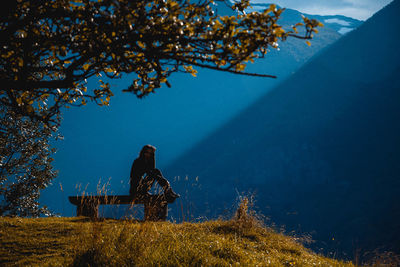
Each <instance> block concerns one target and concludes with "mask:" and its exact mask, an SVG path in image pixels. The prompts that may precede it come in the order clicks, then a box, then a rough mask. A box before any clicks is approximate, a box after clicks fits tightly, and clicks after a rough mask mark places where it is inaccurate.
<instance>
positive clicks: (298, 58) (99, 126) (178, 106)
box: [42, 1, 341, 215]
mask: <svg viewBox="0 0 400 267" xmlns="http://www.w3.org/2000/svg"><path fill="white" fill-rule="evenodd" d="M215 8H216V9H217V11H218V14H221V15H233V14H234V11H233V10H232V9H231V8H230V7H229V6H228V5H226V4H225V3H222V2H220V1H218V2H217V5H216V6H215ZM287 11H289V10H287ZM290 12H291V13H293V14H295V13H296V12H295V11H290ZM296 14H297V17H298V19H299V20H300V21H301V18H300V15H299V14H300V13H298V12H297V13H296ZM293 16H294V15H290V16H288V18H287V19H288V20H287V21H285V16H283V18H282V21H281V23H282V24H285V25H290V23H292V22H291V20H292V17H293ZM340 37H341V35H340V34H339V33H337V32H336V30H334V29H331V28H329V27H324V28H322V29H321V31H320V33H319V34H318V35H316V36H315V38H314V39H313V40H312V41H311V43H312V45H311V47H308V46H307V45H306V43H305V42H304V40H298V39H288V40H287V42H284V43H281V44H280V50H279V51H277V50H272V51H271V52H270V53H269V54H268V55H267V56H266V58H265V59H260V60H258V61H256V63H255V64H251V65H249V66H248V69H246V70H247V71H249V72H257V73H266V74H274V75H277V76H278V79H265V78H254V77H245V76H239V75H232V74H227V73H221V72H216V71H211V70H204V69H198V71H199V73H198V75H197V78H193V77H192V76H191V75H183V74H179V73H178V74H176V75H173V76H172V77H171V80H170V82H171V84H172V88H160V89H158V90H156V93H155V94H152V95H150V96H149V97H146V98H145V99H141V100H139V99H136V97H135V96H133V95H131V94H127V93H121V90H122V89H126V88H127V87H128V85H129V83H130V82H131V80H130V78H131V77H129V76H124V78H123V79H121V80H113V81H110V84H111V87H112V90H113V92H114V93H115V97H113V98H112V99H111V105H110V107H103V108H100V107H97V106H95V105H88V106H86V107H83V108H79V109H70V110H67V111H65V114H64V120H63V122H62V126H61V129H60V130H61V133H62V134H63V135H64V137H65V138H64V140H63V141H59V142H58V143H57V148H58V152H57V154H56V155H55V167H56V168H57V169H59V179H58V180H56V181H54V186H53V187H50V188H49V189H48V190H46V192H45V193H44V194H43V197H42V199H43V200H44V202H45V203H46V204H47V205H48V206H49V207H50V208H52V209H54V210H56V211H57V212H60V213H62V214H65V215H71V214H72V212H73V210H74V209H73V208H72V206H70V205H69V203H68V202H67V199H66V197H63V200H58V201H54V199H58V198H60V197H61V196H62V195H64V194H65V195H75V194H77V192H78V191H79V190H77V188H79V186H78V187H76V185H81V188H82V190H83V188H85V187H86V185H87V184H89V185H88V187H87V190H86V191H89V192H95V191H96V190H97V188H96V185H97V183H98V182H99V179H101V180H102V181H103V182H104V181H108V180H109V179H110V178H111V180H110V186H109V187H110V188H111V189H112V190H113V191H115V192H117V193H120V194H123V193H127V192H128V187H129V185H128V184H127V183H128V180H129V179H128V177H129V171H130V165H131V164H132V161H133V159H134V158H135V157H136V156H137V154H138V152H139V150H140V149H141V147H142V146H143V145H144V144H148V143H150V144H153V145H155V146H156V147H157V148H158V150H157V166H159V167H160V168H163V166H166V165H167V164H168V163H170V162H172V161H173V160H174V159H175V158H177V157H178V156H180V155H181V154H182V153H184V152H185V151H186V150H187V149H189V148H190V147H192V146H193V145H194V144H195V143H196V142H199V141H200V140H201V139H203V138H204V137H205V136H207V135H209V134H210V133H212V132H213V131H214V130H215V129H216V128H218V127H220V126H221V125H223V124H224V123H226V122H227V121H228V120H229V119H231V118H232V117H233V116H235V115H237V114H238V113H240V112H241V111H242V110H243V109H245V108H246V107H248V106H249V105H251V104H252V103H254V101H256V100H257V99H258V98H259V97H260V96H262V95H263V94H265V92H267V91H268V90H270V89H271V88H273V87H274V86H276V85H278V84H279V83H281V82H283V81H284V80H285V79H286V78H287V77H288V76H289V75H291V74H292V73H294V72H295V71H296V70H297V69H298V68H300V67H301V66H302V65H303V64H304V63H305V62H306V61H307V60H308V59H309V58H310V57H312V56H313V55H315V54H316V53H318V52H319V51H320V50H321V49H323V48H325V47H327V46H329V45H330V44H332V43H333V42H335V41H336V40H338V39H339V38H340ZM89 83H90V81H89ZM89 86H90V84H89ZM59 183H61V184H62V186H63V190H64V192H61V191H60V186H59V185H60V184H59ZM64 202H65V203H64ZM61 203H63V204H61ZM63 207H68V209H67V210H65V209H64V208H63Z"/></svg>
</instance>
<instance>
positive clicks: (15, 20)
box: [0, 0, 321, 125]
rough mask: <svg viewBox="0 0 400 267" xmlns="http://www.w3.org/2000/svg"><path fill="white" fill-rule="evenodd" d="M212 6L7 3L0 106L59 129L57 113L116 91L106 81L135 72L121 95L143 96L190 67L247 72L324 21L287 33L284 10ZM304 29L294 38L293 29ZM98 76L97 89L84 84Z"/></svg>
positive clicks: (105, 99) (69, 0) (154, 1)
mask: <svg viewBox="0 0 400 267" xmlns="http://www.w3.org/2000/svg"><path fill="white" fill-rule="evenodd" d="M213 5H215V3H214V1H213V0H201V1H199V2H197V1H188V0H187V1H178V0H147V1H143V0H51V1H48V0H36V1H22V0H17V1H10V5H8V6H7V7H3V8H4V9H5V10H3V12H5V14H4V15H3V16H1V18H0V35H1V38H0V42H1V46H0V47H1V48H0V49H1V57H0V65H1V66H2V67H1V69H0V81H1V84H2V87H1V88H0V101H1V102H0V104H1V105H4V106H7V107H9V108H12V109H13V110H14V112H16V113H18V114H21V115H23V116H28V117H30V118H33V119H36V120H39V121H42V122H44V123H45V124H47V125H50V124H58V123H59V119H60V109H61V108H62V107H68V106H71V105H75V106H81V105H85V104H86V103H87V102H88V100H92V101H95V102H96V103H98V104H99V105H107V104H108V103H109V100H110V97H111V96H112V95H113V93H112V91H111V89H110V85H109V84H108V83H107V81H104V80H103V78H102V76H103V77H104V76H106V77H108V78H112V79H113V78H120V77H121V75H122V74H130V73H133V74H135V77H134V78H133V80H132V83H131V85H130V86H129V87H128V88H127V89H126V90H125V91H128V92H133V93H134V94H136V95H137V96H138V97H143V96H145V95H147V94H149V93H150V92H153V91H154V90H155V89H156V88H159V87H161V85H162V83H166V85H167V86H170V85H169V82H168V77H169V76H170V75H171V74H172V73H174V72H185V73H190V74H192V75H194V76H195V75H196V72H197V71H196V70H195V68H194V67H205V68H210V69H215V70H220V71H226V72H232V73H238V74H247V75H257V76H264V77H273V76H271V75H263V74H250V73H245V72H244V69H245V66H246V65H245V64H246V62H247V61H253V60H254V59H256V58H260V57H264V55H265V54H266V53H267V52H268V49H269V48H270V47H272V48H276V47H277V45H278V41H281V40H285V39H286V38H287V37H289V36H293V37H298V38H304V39H310V38H311V37H312V33H313V32H317V30H316V29H315V28H316V27H317V26H321V24H320V23H319V22H318V21H316V20H308V19H307V18H304V23H298V24H296V25H295V26H293V30H291V31H285V30H283V29H282V27H281V26H280V25H278V24H277V22H278V19H279V17H280V15H281V13H282V11H283V9H277V8H276V6H275V5H271V6H270V7H269V8H268V9H267V10H265V11H264V12H262V13H258V12H252V13H248V14H246V13H244V12H242V11H243V10H244V9H246V8H248V7H249V0H241V2H237V3H236V4H234V5H233V7H232V8H233V9H236V10H237V13H236V14H237V15H236V16H219V15H218V14H216V13H215V12H214V10H213ZM299 25H304V26H305V28H306V33H305V35H304V36H298V35H296V34H297V29H296V27H297V26H299ZM96 76H97V77H98V78H97V81H98V87H97V88H95V89H88V86H87V80H88V79H89V78H91V77H96Z"/></svg>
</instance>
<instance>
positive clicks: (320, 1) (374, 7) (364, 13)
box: [252, 0, 392, 20]
mask: <svg viewBox="0 0 400 267" xmlns="http://www.w3.org/2000/svg"><path fill="white" fill-rule="evenodd" d="M252 2H253V3H271V2H272V3H275V4H278V5H279V6H281V7H287V8H292V9H296V10H299V11H301V12H304V13H308V14H317V15H345V16H348V17H352V18H355V19H360V20H366V19H368V18H369V17H371V16H372V15H373V14H374V13H376V12H377V11H379V10H380V9H381V8H383V7H384V6H386V5H387V4H389V3H390V2H392V0H306V1H301V0H252Z"/></svg>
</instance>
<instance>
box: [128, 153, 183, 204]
mask: <svg viewBox="0 0 400 267" xmlns="http://www.w3.org/2000/svg"><path fill="white" fill-rule="evenodd" d="M155 151H156V148H155V147H154V146H151V145H145V146H144V147H143V148H142V150H141V151H140V154H139V157H138V158H137V159H135V161H134V162H133V164H132V168H131V175H130V190H129V194H130V195H131V196H135V198H138V199H146V198H148V197H149V196H151V195H150V194H149V190H150V189H151V187H152V186H153V184H154V182H155V181H157V183H158V184H159V185H160V186H161V187H162V188H163V190H164V194H163V195H161V196H162V197H163V198H164V199H165V200H166V201H167V202H168V203H172V202H174V201H175V199H176V198H178V197H180V195H179V194H176V193H175V192H174V191H173V190H172V188H171V186H170V184H169V182H168V180H167V179H165V177H164V176H163V175H162V173H161V171H160V170H159V169H156V161H155ZM145 174H146V176H145V177H143V176H144V175H145Z"/></svg>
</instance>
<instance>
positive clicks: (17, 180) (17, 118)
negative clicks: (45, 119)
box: [0, 106, 57, 217]
mask: <svg viewBox="0 0 400 267" xmlns="http://www.w3.org/2000/svg"><path fill="white" fill-rule="evenodd" d="M0 111H1V115H0V216H4V215H17V216H34V217H37V216H39V215H41V214H49V211H48V210H47V208H46V207H41V206H40V205H39V202H38V200H39V197H40V190H42V189H44V188H46V187H47V186H48V185H49V183H50V182H51V180H52V179H54V178H55V177H56V175H57V172H56V171H55V170H54V169H53V166H52V165H51V162H52V161H53V158H52V154H53V152H54V148H52V147H51V145H50V141H51V140H52V139H53V138H54V137H55V133H54V130H55V129H51V128H50V127H46V126H45V125H44V124H43V123H41V122H40V121H32V120H31V119H29V118H24V117H23V116H22V115H19V114H16V113H14V112H13V111H12V110H6V109H5V108H4V107H3V106H0Z"/></svg>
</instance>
